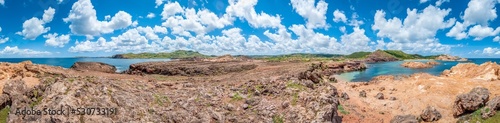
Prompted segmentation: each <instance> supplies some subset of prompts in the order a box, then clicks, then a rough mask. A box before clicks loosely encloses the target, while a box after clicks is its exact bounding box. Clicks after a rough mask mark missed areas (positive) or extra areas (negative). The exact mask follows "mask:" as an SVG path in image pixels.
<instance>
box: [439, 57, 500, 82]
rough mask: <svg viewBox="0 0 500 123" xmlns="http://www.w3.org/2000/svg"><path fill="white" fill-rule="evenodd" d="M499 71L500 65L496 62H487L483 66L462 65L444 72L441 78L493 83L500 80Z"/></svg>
mask: <svg viewBox="0 0 500 123" xmlns="http://www.w3.org/2000/svg"><path fill="white" fill-rule="evenodd" d="M499 71H500V65H498V64H497V63H494V62H486V63H483V64H481V65H476V64H473V63H460V64H458V65H456V66H453V67H452V68H451V69H450V70H445V71H443V73H441V76H446V77H455V78H471V79H479V80H487V81H493V80H499V79H500V72H499Z"/></svg>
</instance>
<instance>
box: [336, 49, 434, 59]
mask: <svg viewBox="0 0 500 123" xmlns="http://www.w3.org/2000/svg"><path fill="white" fill-rule="evenodd" d="M377 51H383V52H385V53H387V54H389V55H392V56H393V57H395V58H398V59H401V60H405V59H434V58H436V57H438V56H440V55H430V56H423V55H419V54H408V53H405V52H403V51H401V50H376V51H375V52H377ZM372 53H374V52H354V53H351V54H349V55H346V56H345V58H353V59H362V58H367V57H368V55H370V54H372Z"/></svg>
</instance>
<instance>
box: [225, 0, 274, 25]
mask: <svg viewBox="0 0 500 123" xmlns="http://www.w3.org/2000/svg"><path fill="white" fill-rule="evenodd" d="M255 5H257V0H239V1H235V0H229V6H228V7H227V8H226V14H229V15H230V16H231V17H238V18H240V19H244V20H246V21H247V22H248V23H249V24H250V26H252V27H255V28H268V27H273V28H277V27H279V26H281V17H280V15H275V16H272V15H269V14H267V13H264V12H261V13H257V12H256V11H255V8H254V6H255Z"/></svg>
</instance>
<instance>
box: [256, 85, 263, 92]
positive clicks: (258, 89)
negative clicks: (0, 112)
mask: <svg viewBox="0 0 500 123" xmlns="http://www.w3.org/2000/svg"><path fill="white" fill-rule="evenodd" d="M263 88H264V86H262V85H257V86H255V90H256V91H259V92H260V91H262V90H263Z"/></svg>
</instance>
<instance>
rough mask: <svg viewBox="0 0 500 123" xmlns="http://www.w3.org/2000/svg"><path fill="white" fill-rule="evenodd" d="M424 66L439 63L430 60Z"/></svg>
mask: <svg viewBox="0 0 500 123" xmlns="http://www.w3.org/2000/svg"><path fill="white" fill-rule="evenodd" d="M426 64H428V65H439V64H441V63H439V62H437V61H434V60H430V61H428V62H426Z"/></svg>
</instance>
